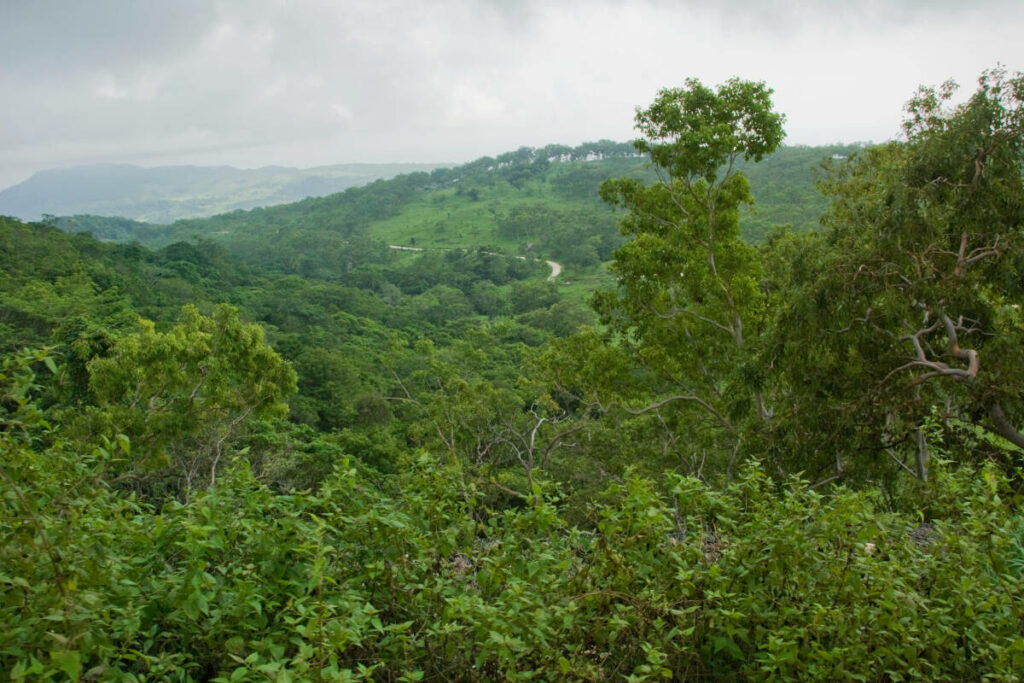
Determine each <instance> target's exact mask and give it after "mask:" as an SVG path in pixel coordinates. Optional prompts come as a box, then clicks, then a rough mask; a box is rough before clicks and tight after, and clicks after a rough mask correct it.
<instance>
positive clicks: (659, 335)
mask: <svg viewBox="0 0 1024 683" xmlns="http://www.w3.org/2000/svg"><path fill="white" fill-rule="evenodd" d="M954 94H955V88H954V86H953V85H952V84H945V85H943V86H942V87H940V88H922V89H920V90H919V91H918V92H917V93H916V94H915V95H914V96H913V98H912V99H911V100H910V102H909V103H908V105H907V111H906V117H905V119H904V136H903V138H902V139H901V140H900V141H896V142H891V143H887V144H882V145H874V146H861V145H847V146H841V145H837V146H834V147H827V148H824V147H817V148H801V147H785V146H783V145H782V142H783V139H784V123H785V121H784V117H783V116H782V115H780V114H778V113H777V112H775V111H774V108H773V103H772V91H771V90H770V89H769V88H768V87H767V86H765V85H764V84H762V83H752V82H747V81H741V80H738V79H733V80H730V81H727V82H726V83H724V84H722V85H720V86H717V87H708V86H705V85H704V84H702V83H701V82H699V81H697V80H692V79H691V80H688V81H686V83H685V84H684V85H683V86H682V87H679V88H670V89H665V90H663V91H661V92H660V93H659V95H658V97H657V99H656V100H655V101H654V102H653V103H651V104H650V105H649V106H648V107H647V108H644V109H640V110H638V112H637V118H636V128H637V131H638V133H639V138H638V139H637V140H636V141H635V142H634V143H631V144H621V143H614V142H609V141H601V142H598V143H592V144H587V145H583V146H580V147H576V148H570V147H565V146H558V145H552V146H549V147H545V148H541V149H532V148H521V149H519V150H517V151H515V152H510V153H508V154H504V155H500V156H498V157H494V158H490V157H487V158H483V159H480V160H478V161H475V162H472V163H470V164H466V165H463V166H459V167H455V168H438V169H435V170H433V171H431V172H429V173H424V172H418V173H410V174H406V175H402V176H398V177H397V178H394V179H391V180H386V181H385V180H381V181H377V182H374V183H371V184H369V185H366V186H363V187H356V188H350V189H348V190H346V191H345V192H342V193H339V194H335V195H330V196H328V197H321V198H308V199H305V200H303V201H300V202H297V203H294V204H287V205H281V206H273V207H267V208H259V209H252V210H248V211H234V212H231V213H226V214H221V215H218V216H213V217H210V218H203V219H190V220H180V221H177V222H174V223H171V224H167V225H153V224H147V223H140V222H135V221H132V220H130V219H126V218H113V217H103V216H92V215H77V216H69V217H59V218H55V217H50V218H48V219H47V220H46V221H45V222H43V223H23V222H21V221H19V220H16V219H13V218H0V354H2V359H3V360H2V361H0V362H2V365H0V452H2V454H3V458H2V461H0V492H2V495H0V535H2V540H3V542H2V543H0V631H2V636H3V637H2V638H0V670H2V671H4V672H5V673H6V674H7V675H8V676H9V677H10V678H11V679H12V680H67V679H71V680H210V681H265V680H273V681H299V680H331V681H356V680H388V681H416V680H434V681H442V680H470V681H490V680H579V681H599V680H630V681H643V680H662V679H679V680H688V679H697V678H716V679H723V680H746V679H761V678H785V679H790V678H795V679H821V680H880V681H881V680H886V681H887V680H906V679H926V680H981V679H993V680H1018V679H1019V678H1020V676H1021V675H1022V674H1024V635H1022V633H1024V515H1022V514H1021V512H1020V503H1021V496H1022V483H1024V482H1022V470H1021V466H1022V464H1024V463H1022V455H1024V434H1022V433H1021V430H1022V429H1024V389H1022V387H1024V313H1022V311H1021V307H1020V306H1021V303H1024V276H1022V273H1024V248H1022V246H1021V239H1022V238H1024V180H1022V169H1024V75H1022V74H1010V73H1007V72H1006V71H1004V70H1002V69H995V70H992V71H988V72H986V73H985V74H983V75H982V77H981V78H980V80H979V85H978V88H977V89H976V91H974V92H973V94H971V95H970V96H969V97H967V98H966V99H965V100H964V101H963V103H961V104H954V103H953V102H954V99H953V98H954ZM396 247H401V248H396ZM547 262H556V263H557V264H558V266H560V267H561V268H562V269H563V270H562V271H561V272H560V274H557V276H556V274H555V273H553V271H552V269H551V267H550V265H549V263H547Z"/></svg>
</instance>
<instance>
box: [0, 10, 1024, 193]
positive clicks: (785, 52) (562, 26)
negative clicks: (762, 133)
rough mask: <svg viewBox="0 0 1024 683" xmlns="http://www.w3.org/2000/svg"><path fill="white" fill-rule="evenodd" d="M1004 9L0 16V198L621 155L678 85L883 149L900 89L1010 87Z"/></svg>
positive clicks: (1015, 57)
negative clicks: (267, 174)
mask: <svg viewBox="0 0 1024 683" xmlns="http://www.w3.org/2000/svg"><path fill="white" fill-rule="evenodd" d="M1022 33H1024V2H1020V0H973V1H972V2H962V1H960V0H957V1H955V2H954V1H949V0H923V1H913V0H879V1H877V2H858V1H857V0H845V1H844V0H836V1H834V2H800V1H796V2H785V1H783V0H733V1H732V2H729V3H719V2H713V1H710V0H708V1H706V2H691V1H690V0H675V1H670V0H646V1H645V0H585V1H584V0H578V1H571V0H565V1H560V0H547V1H546V2H545V1H540V0H538V1H533V0H422V1H413V0H366V1H364V0H292V1H289V0H90V1H88V2H85V1H82V0H0V188H3V187H6V186H8V185H12V184H14V183H17V182H20V181H22V180H24V179H25V178H27V177H28V176H29V175H31V174H32V173H33V172H35V171H37V170H40V169H44V168H52V167H58V166H73V165H78V164H87V163H101V162H125V163H135V164H140V165H144V166H154V165H164V164H201V165H219V164H229V165H234V166H241V167H255V166H262V165H268V164H283V165H290V166H315V165H322V164H332V163H347V162H357V161H365V162H397V161H423V162H432V161H436V162H445V161H450V162H462V161H468V160H471V159H474V158H477V157H480V156H483V155H495V154H500V153H502V152H505V151H509V150H512V149H515V148H517V147H520V146H523V145H527V146H531V147H537V146H543V145H546V144H549V143H562V144H571V145H572V144H578V143H580V142H583V141H586V140H596V139H601V138H610V139H613V140H628V139H630V138H631V137H633V131H632V122H633V121H632V120H633V113H634V108H635V107H636V106H637V105H646V104H648V103H649V102H650V101H651V100H652V99H653V97H654V95H655V94H656V92H657V90H658V89H659V88H662V87H667V86H674V85H680V84H682V82H683V79H685V78H686V77H689V76H695V77H697V78H700V79H701V80H703V81H704V82H705V83H708V84H717V83H720V82H722V81H724V80H725V79H727V78H729V77H732V76H739V77H740V78H744V79H750V80H764V81H766V82H767V83H768V85H769V86H771V87H773V88H774V89H775V102H776V106H777V108H778V110H779V111H782V112H784V113H785V114H786V116H787V124H786V128H787V131H788V138H787V142H788V143H789V144H825V143H830V142H838V141H844V142H854V141H868V140H871V141H876V142H877V141H882V140H886V139H889V138H892V137H895V136H897V134H898V132H899V124H900V120H901V109H902V106H903V103H904V102H905V101H906V100H907V99H908V98H909V97H910V96H911V95H912V94H913V92H914V90H915V89H916V87H917V86H918V85H919V84H922V83H923V84H937V83H940V82H941V81H943V80H945V79H947V78H950V77H952V78H954V79H956V80H957V81H958V82H959V83H960V84H961V85H962V86H963V87H964V90H965V91H970V90H971V89H972V88H973V85H974V84H975V82H976V80H977V77H978V75H979V74H980V72H981V71H982V70H983V69H986V68H989V67H993V66H995V65H996V64H997V63H998V62H1001V63H1003V64H1004V65H1006V66H1007V67H1009V68H1010V69H1011V70H1017V69H1024V40H1022V38H1021V35H1022Z"/></svg>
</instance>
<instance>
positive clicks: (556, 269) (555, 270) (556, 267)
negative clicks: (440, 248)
mask: <svg viewBox="0 0 1024 683" xmlns="http://www.w3.org/2000/svg"><path fill="white" fill-rule="evenodd" d="M388 247H389V248H391V249H399V250H401V251H423V247H407V246H404V245H401V244H389V245H388ZM484 253H485V254H490V255H491V256H505V254H499V253H497V252H493V251H485V252H484ZM512 258H517V259H519V260H520V261H525V260H526V257H525V256H513V257H512ZM544 263H546V264H548V268H550V269H551V275H548V282H553V281H554V279H555V278H556V277H558V276H559V275H561V274H562V264H561V263H555V262H554V261H545V262H544Z"/></svg>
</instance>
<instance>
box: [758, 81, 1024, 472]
mask: <svg viewBox="0 0 1024 683" xmlns="http://www.w3.org/2000/svg"><path fill="white" fill-rule="evenodd" d="M954 92H955V86H954V85H953V84H952V83H947V84H944V85H943V86H942V87H940V88H937V89H936V88H922V89H921V90H920V91H919V92H918V93H917V95H916V96H915V97H914V98H913V99H912V100H911V101H910V102H909V103H908V105H907V111H908V116H907V119H906V123H905V126H904V128H905V134H906V138H905V140H903V141H899V142H894V143H891V144H888V145H884V146H879V147H874V148H870V149H867V150H865V151H864V152H863V153H861V154H859V155H857V156H856V157H855V158H853V159H851V160H850V161H849V162H845V163H842V164H839V165H837V166H836V167H834V168H833V169H832V171H831V174H830V175H829V177H828V178H827V180H826V181H825V182H824V183H823V188H824V190H825V191H826V193H827V194H828V195H829V196H831V198H832V207H831V209H830V211H829V212H828V214H827V215H826V218H825V222H826V226H827V228H828V229H827V232H826V233H825V234H824V235H823V236H822V239H820V240H810V241H809V242H807V243H806V244H804V245H802V246H800V247H794V245H793V244H792V243H790V244H789V248H790V249H791V250H792V251H791V255H792V257H793V258H792V261H791V262H790V264H789V266H788V267H789V268H790V276H791V282H790V284H791V289H790V290H789V291H790V294H789V299H790V301H789V303H788V305H787V306H785V307H784V308H781V309H780V316H779V319H778V324H777V326H776V334H775V339H776V344H775V345H774V346H773V347H772V348H770V349H769V351H768V357H767V359H766V362H768V363H772V364H774V365H775V367H777V368H779V369H780V370H783V371H784V373H783V374H782V375H781V376H780V379H779V382H778V388H779V390H780V391H785V392H786V394H787V400H786V401H785V402H783V403H782V405H784V406H785V410H784V411H780V412H779V414H778V415H777V417H778V419H777V420H775V421H774V424H773V425H772V430H773V432H774V436H775V437H779V438H776V439H775V440H774V441H775V443H776V444H777V445H780V446H781V447H780V449H779V451H778V452H779V454H780V456H782V455H783V453H784V452H787V451H788V452H789V453H793V452H794V451H799V452H800V453H803V454H805V457H806V460H805V464H808V463H811V462H815V461H816V462H817V465H818V466H819V467H821V466H824V464H825V462H827V463H829V465H828V466H829V467H834V468H835V469H836V471H835V473H834V475H833V476H837V477H839V476H843V475H844V474H845V472H848V471H850V469H851V467H853V466H857V467H861V468H862V467H863V465H865V464H866V463H867V462H875V463H877V464H879V465H882V466H884V467H887V468H889V470H891V471H905V472H907V473H912V474H913V475H914V476H916V477H918V478H920V479H927V476H928V460H929V441H932V442H935V441H937V439H938V438H939V435H940V431H939V430H940V429H942V430H943V432H944V433H942V434H941V437H942V439H943V441H944V447H945V448H947V449H950V448H958V447H962V448H963V452H965V453H966V452H967V451H968V450H970V451H973V452H978V447H979V444H980V445H981V446H985V442H989V444H994V445H995V446H996V448H994V449H993V452H994V453H998V452H1001V453H1002V454H1004V456H1005V454H1008V453H1012V452H1013V451H1014V450H1015V449H1014V447H1016V448H1017V449H1020V448H1024V435H1022V434H1021V431H1020V430H1021V426H1022V425H1024V396H1022V391H1024V317H1022V314H1021V308H1020V306H1021V304H1022V303H1024V277H1022V273H1024V250H1022V248H1021V247H1022V237H1024V232H1022V230H1024V183H1022V178H1021V171H1022V168H1024V76H1022V75H1021V74H1017V75H1015V76H1013V77H1010V76H1008V75H1007V73H1006V72H1005V71H1003V70H1001V69H997V70H993V71H989V72H986V73H985V74H984V75H983V76H982V77H981V79H980V83H979V87H978V89H977V91H976V92H975V93H974V94H973V95H972V96H971V97H970V98H969V99H968V100H967V101H966V102H964V103H963V104H960V105H958V106H951V105H950V102H951V98H952V96H953V94H954ZM929 432H931V433H932V434H931V436H930V435H929ZM1001 439H1005V441H1001ZM1011 444H1012V446H1011ZM933 445H934V444H933ZM1000 446H1001V447H1000ZM815 455H816V456H817V458H815ZM873 470H874V471H877V468H873Z"/></svg>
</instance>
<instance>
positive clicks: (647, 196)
mask: <svg viewBox="0 0 1024 683" xmlns="http://www.w3.org/2000/svg"><path fill="white" fill-rule="evenodd" d="M771 95H772V90H771V89H770V88H768V87H766V86H765V85H764V84H763V83H754V82H749V81H741V80H739V79H732V80H729V81H727V82H726V83H725V84H723V85H720V86H718V87H717V88H715V89H712V88H709V87H707V86H705V85H703V84H702V83H701V82H700V81H698V80H696V79H688V80H687V81H686V85H685V86H684V87H682V88H673V89H666V90H662V91H661V92H660V93H659V94H658V97H657V98H656V99H655V101H654V102H653V103H652V104H651V106H650V107H648V108H647V109H641V110H638V112H637V116H636V127H637V129H638V130H639V131H640V133H641V134H643V137H642V138H640V139H639V140H636V141H635V142H634V145H635V147H636V149H637V150H639V151H640V152H643V153H647V154H649V155H650V157H651V161H652V164H653V166H654V168H655V170H656V172H657V174H658V177H659V180H658V181H657V182H656V183H654V184H651V185H644V184H643V183H642V182H641V181H638V180H635V179H631V178H620V179H614V180H609V181H606V182H605V183H604V184H603V185H602V187H601V196H602V197H603V198H604V199H605V200H606V201H607V202H609V203H611V204H613V205H616V206H620V207H622V208H623V209H625V211H626V213H625V214H624V215H623V217H622V219H621V222H620V229H621V231H622V233H623V234H625V235H627V236H629V237H631V238H632V239H631V240H630V241H629V242H628V243H627V244H626V245H624V246H623V247H622V248H620V249H619V250H618V251H616V252H615V254H614V260H613V263H612V266H611V270H612V272H613V273H614V274H615V276H616V277H617V279H618V282H619V287H618V289H617V290H616V291H605V292H600V293H599V294H598V295H597V296H596V297H595V308H596V309H597V311H598V313H600V315H601V317H602V322H603V323H604V324H605V325H607V326H608V328H609V329H610V330H611V331H612V333H613V334H614V335H617V339H616V340H615V344H616V345H617V346H618V347H619V348H621V349H622V350H623V352H624V353H625V355H626V356H627V357H628V362H629V363H631V364H632V366H633V368H634V372H633V373H632V376H633V377H635V378H637V381H638V384H639V385H641V386H638V387H634V389H635V391H633V393H632V396H631V399H632V400H626V397H625V396H624V395H623V394H622V393H621V392H620V395H618V396H615V395H612V394H613V392H610V391H602V390H601V389H599V388H595V387H592V388H591V391H590V396H589V397H588V398H589V401H588V402H589V403H592V404H594V403H596V404H601V405H606V406H607V404H608V403H609V402H610V401H617V402H619V403H620V404H621V405H623V406H625V405H626V404H627V403H632V404H634V405H633V406H632V407H626V408H625V409H626V410H627V411H629V412H638V411H640V412H645V411H650V410H660V409H662V407H663V406H664V408H663V409H664V410H665V411H674V410H676V409H677V408H679V407H681V406H688V407H694V408H697V409H698V410H697V411H696V412H695V413H693V416H694V418H695V419H696V420H697V422H700V423H703V424H705V426H707V427H708V429H707V430H704V432H703V433H705V434H712V435H713V436H712V437H711V438H712V440H719V438H720V437H721V439H723V441H722V442H721V445H722V446H724V447H726V448H727V450H728V451H729V452H731V453H732V454H735V452H736V449H737V447H738V445H739V443H740V439H739V432H738V428H737V422H738V421H742V420H743V419H745V417H746V416H747V415H748V414H750V413H751V412H752V409H753V406H754V405H755V403H756V405H757V408H758V411H759V412H760V413H761V414H762V415H767V408H766V407H765V406H764V404H763V402H762V401H761V396H760V393H759V392H757V391H756V390H754V391H749V390H743V391H737V390H736V389H737V387H738V386H739V385H740V384H744V385H745V386H746V387H749V386H750V384H749V382H747V381H746V380H745V379H743V378H741V375H742V374H743V370H744V368H746V367H747V365H748V362H749V359H750V348H751V344H750V339H749V337H750V334H749V330H750V329H752V328H756V327H757V323H758V322H759V321H760V320H761V318H763V316H764V306H765V298H764V295H763V293H762V292H761V290H760V288H759V286H758V281H759V277H760V263H759V259H758V256H757V253H756V251H755V249H754V248H752V247H751V246H749V245H747V244H746V243H744V242H743V240H742V239H741V238H740V230H739V209H740V206H741V205H742V204H750V203H752V201H753V198H752V196H751V194H750V186H749V183H748V182H747V180H746V178H744V176H743V175H742V174H741V173H739V172H738V171H737V170H736V162H737V160H739V159H740V158H743V159H746V160H755V161H757V160H760V159H761V158H763V157H764V156H765V155H767V154H770V153H771V152H773V151H774V150H776V149H777V148H778V147H779V145H780V144H781V143H782V139H783V137H784V133H783V128H782V124H783V121H784V117H783V116H782V115H781V114H778V113H776V112H775V111H773V109H772V101H771ZM620 389H621V388H620ZM639 400H644V401H646V405H644V406H640V407H638V406H637V405H636V403H637V402H638V401H639Z"/></svg>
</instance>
